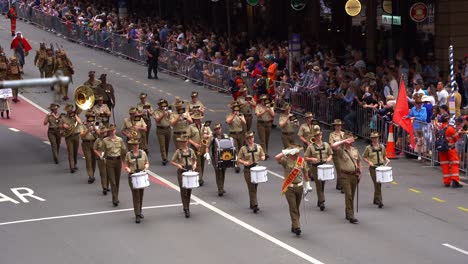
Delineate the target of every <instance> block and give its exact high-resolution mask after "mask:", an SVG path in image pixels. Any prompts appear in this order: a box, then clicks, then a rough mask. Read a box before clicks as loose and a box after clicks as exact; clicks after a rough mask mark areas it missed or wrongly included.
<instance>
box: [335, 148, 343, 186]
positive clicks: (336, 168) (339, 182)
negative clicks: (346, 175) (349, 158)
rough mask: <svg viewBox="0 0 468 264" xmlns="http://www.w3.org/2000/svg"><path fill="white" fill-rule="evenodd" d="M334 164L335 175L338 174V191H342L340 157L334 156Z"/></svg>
mask: <svg viewBox="0 0 468 264" xmlns="http://www.w3.org/2000/svg"><path fill="white" fill-rule="evenodd" d="M333 164H334V165H335V174H336V189H341V188H342V186H343V185H342V183H341V177H340V176H341V168H340V163H339V161H338V156H336V155H333Z"/></svg>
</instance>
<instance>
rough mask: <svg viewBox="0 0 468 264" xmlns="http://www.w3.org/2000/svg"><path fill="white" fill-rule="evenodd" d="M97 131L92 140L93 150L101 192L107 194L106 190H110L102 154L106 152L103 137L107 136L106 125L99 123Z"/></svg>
mask: <svg viewBox="0 0 468 264" xmlns="http://www.w3.org/2000/svg"><path fill="white" fill-rule="evenodd" d="M97 132H98V133H97V134H98V138H97V139H96V141H94V145H93V151H94V155H95V156H96V159H97V165H98V169H99V176H100V178H101V187H102V194H104V195H107V192H109V191H110V189H109V184H110V180H109V177H108V175H107V170H106V157H105V156H104V154H105V153H106V149H105V146H104V138H106V137H107V127H105V126H103V125H101V126H100V127H99V129H98V131H97Z"/></svg>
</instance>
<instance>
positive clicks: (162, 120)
mask: <svg viewBox="0 0 468 264" xmlns="http://www.w3.org/2000/svg"><path fill="white" fill-rule="evenodd" d="M158 106H159V108H158V109H156V111H154V113H153V115H154V121H155V123H156V137H157V138H158V142H159V152H160V153H161V159H162V164H163V165H164V166H166V164H167V162H168V161H167V154H168V152H169V144H170V142H171V123H170V120H171V115H172V110H170V109H169V104H168V102H167V101H166V100H164V99H161V100H159V102H158Z"/></svg>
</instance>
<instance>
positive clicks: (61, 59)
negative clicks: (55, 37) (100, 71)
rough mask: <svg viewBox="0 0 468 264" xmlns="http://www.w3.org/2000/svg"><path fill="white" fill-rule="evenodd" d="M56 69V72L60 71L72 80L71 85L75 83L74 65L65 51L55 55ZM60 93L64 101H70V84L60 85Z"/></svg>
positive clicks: (62, 50) (59, 51)
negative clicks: (73, 77)
mask: <svg viewBox="0 0 468 264" xmlns="http://www.w3.org/2000/svg"><path fill="white" fill-rule="evenodd" d="M55 56H56V57H55V68H54V72H57V71H58V70H60V71H61V72H62V73H63V75H64V76H67V77H69V78H70V83H73V79H72V76H73V74H74V73H75V71H74V70H73V64H72V62H71V61H70V59H69V58H68V57H67V54H66V53H65V50H64V49H60V50H58V51H57V53H56V55H55ZM60 93H61V94H62V96H63V97H62V99H63V100H64V101H66V100H68V84H60Z"/></svg>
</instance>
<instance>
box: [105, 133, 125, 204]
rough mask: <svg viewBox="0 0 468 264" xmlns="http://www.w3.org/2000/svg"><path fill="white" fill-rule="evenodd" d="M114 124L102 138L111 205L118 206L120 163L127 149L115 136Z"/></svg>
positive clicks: (121, 140) (120, 139)
mask: <svg viewBox="0 0 468 264" xmlns="http://www.w3.org/2000/svg"><path fill="white" fill-rule="evenodd" d="M115 132H116V126H115V124H110V125H109V135H108V137H106V138H104V140H103V141H104V155H103V156H104V157H105V159H106V171H107V178H108V179H109V181H110V186H111V191H112V204H113V205H114V207H115V206H118V205H119V202H120V201H119V186H120V174H121V170H122V161H123V160H124V157H125V155H126V153H127V147H126V145H125V143H124V141H123V139H122V138H121V137H118V136H117V135H116V133H115Z"/></svg>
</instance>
